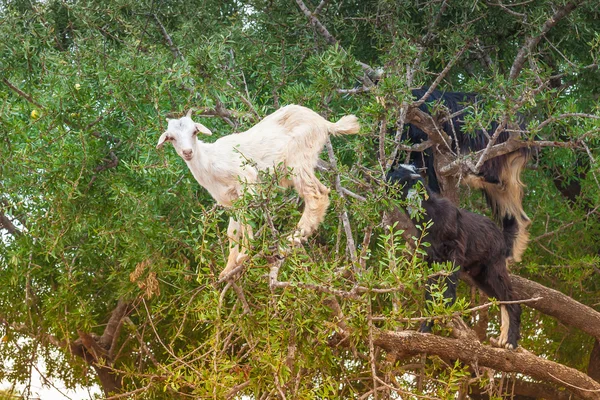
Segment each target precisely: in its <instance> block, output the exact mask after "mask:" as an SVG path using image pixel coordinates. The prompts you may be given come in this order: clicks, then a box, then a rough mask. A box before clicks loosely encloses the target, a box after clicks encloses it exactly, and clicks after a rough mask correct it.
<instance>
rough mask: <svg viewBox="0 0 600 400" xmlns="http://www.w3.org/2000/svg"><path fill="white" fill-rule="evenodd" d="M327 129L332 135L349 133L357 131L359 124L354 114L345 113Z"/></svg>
mask: <svg viewBox="0 0 600 400" xmlns="http://www.w3.org/2000/svg"><path fill="white" fill-rule="evenodd" d="M332 125H333V126H332V127H331V128H330V129H329V132H330V133H331V134H332V135H351V134H354V133H358V131H359V130H360V124H359V123H358V118H356V115H345V116H343V117H342V118H341V119H340V120H339V121H338V122H336V123H334V124H332Z"/></svg>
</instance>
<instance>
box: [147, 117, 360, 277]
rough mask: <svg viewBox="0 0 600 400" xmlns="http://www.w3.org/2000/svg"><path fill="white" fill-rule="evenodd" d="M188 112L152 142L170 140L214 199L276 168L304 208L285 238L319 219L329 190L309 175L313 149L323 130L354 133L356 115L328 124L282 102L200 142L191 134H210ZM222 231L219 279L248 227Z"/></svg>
mask: <svg viewBox="0 0 600 400" xmlns="http://www.w3.org/2000/svg"><path fill="white" fill-rule="evenodd" d="M191 111H192V110H190V111H188V113H187V115H186V116H185V117H182V118H180V119H176V120H175V119H172V120H167V121H168V124H169V126H168V128H167V131H166V132H164V133H163V134H162V135H161V136H160V138H159V139H158V145H157V146H156V147H157V148H160V147H162V145H163V144H164V143H165V141H169V142H171V143H172V144H173V146H174V147H175V150H176V151H177V154H179V155H180V156H181V158H183V159H184V161H185V163H186V164H187V166H188V167H189V169H190V171H192V174H193V175H194V178H196V180H197V181H198V183H199V184H200V185H202V186H203V187H204V188H205V189H206V190H208V192H209V193H210V195H211V196H212V197H213V198H214V199H215V200H216V201H217V203H219V204H221V205H223V206H226V207H230V206H231V205H232V203H233V201H234V200H236V199H237V198H238V197H240V196H241V195H242V192H243V190H244V188H245V187H247V186H246V185H248V184H252V183H256V182H257V181H258V180H259V171H269V170H273V169H274V168H276V167H277V168H279V167H283V168H285V169H286V170H287V171H290V174H291V175H286V176H285V177H283V178H282V179H281V181H280V182H279V183H280V185H282V186H284V187H289V186H294V188H295V189H296V191H297V192H298V194H299V195H300V197H302V198H303V199H304V212H303V214H302V217H301V218H300V221H299V222H298V226H297V229H296V231H295V232H294V233H293V234H292V235H291V236H290V237H289V240H290V241H291V244H292V245H297V244H300V243H302V242H303V241H304V240H306V238H307V237H308V236H309V235H311V234H312V233H313V232H314V231H315V230H316V229H317V227H318V226H319V224H320V223H321V222H322V221H323V219H324V217H325V212H326V210H327V206H328V205H329V196H328V195H329V189H328V188H327V187H325V186H324V185H323V184H322V183H321V182H320V181H319V180H318V179H317V177H316V176H315V167H316V165H317V161H318V159H319V153H320V152H321V150H322V149H323V146H324V145H325V142H326V141H327V138H328V137H329V135H337V134H353V133H357V132H358V131H359V128H360V126H359V123H358V119H357V118H356V117H355V116H354V115H347V116H345V117H342V118H341V119H340V120H339V121H338V122H336V123H332V122H329V121H327V120H326V119H324V118H323V117H321V116H320V115H319V114H317V113H316V112H314V111H312V110H310V109H308V108H306V107H302V106H297V105H288V106H285V107H282V108H280V109H279V110H277V111H275V112H274V113H273V114H271V115H269V116H267V117H266V118H264V119H263V120H262V121H261V122H259V123H258V124H256V125H255V126H254V127H252V128H250V129H249V130H247V131H246V132H242V133H238V134H232V135H228V136H224V137H222V138H220V139H218V140H217V141H216V142H214V143H204V142H201V141H200V140H198V138H197V134H198V133H203V134H205V135H211V134H212V132H211V131H210V130H209V129H208V128H206V127H205V126H204V125H202V124H199V123H197V122H194V121H192V119H191V118H190V117H191ZM227 236H228V237H229V248H230V252H229V257H228V260H227V266H226V267H225V269H224V270H223V271H222V272H221V275H220V277H221V278H223V277H225V276H227V275H228V274H229V273H230V272H231V271H232V270H234V269H235V268H237V267H238V266H240V265H241V264H242V263H243V262H244V260H246V258H248V255H247V248H248V246H249V243H248V242H249V240H250V239H252V229H251V227H250V226H249V225H246V224H243V223H240V222H238V221H236V220H235V219H233V218H230V219H229V227H228V228H227ZM240 239H241V240H240ZM240 247H241V248H240Z"/></svg>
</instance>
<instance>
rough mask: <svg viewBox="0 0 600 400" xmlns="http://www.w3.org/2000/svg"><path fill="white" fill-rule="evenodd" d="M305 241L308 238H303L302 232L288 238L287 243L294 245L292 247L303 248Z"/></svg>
mask: <svg viewBox="0 0 600 400" xmlns="http://www.w3.org/2000/svg"><path fill="white" fill-rule="evenodd" d="M305 240H306V238H305V237H304V236H302V233H301V232H298V231H296V232H294V234H293V235H290V236H288V237H287V241H288V243H290V244H291V245H292V247H299V246H302V243H304V241H305Z"/></svg>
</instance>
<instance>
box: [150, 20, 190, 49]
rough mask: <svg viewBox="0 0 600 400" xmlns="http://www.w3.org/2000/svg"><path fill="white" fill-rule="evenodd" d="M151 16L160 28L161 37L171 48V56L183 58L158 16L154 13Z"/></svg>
mask: <svg viewBox="0 0 600 400" xmlns="http://www.w3.org/2000/svg"><path fill="white" fill-rule="evenodd" d="M152 18H154V20H155V21H156V24H157V25H158V27H159V28H160V31H161V33H162V35H163V38H164V39H165V41H166V42H167V44H168V45H169V49H171V53H173V58H175V59H180V60H183V55H182V54H181V52H180V51H179V49H178V48H177V46H175V43H173V39H171V36H170V35H169V32H167V29H166V28H165V26H164V25H163V24H162V23H161V22H160V20H159V19H158V16H157V15H156V14H152Z"/></svg>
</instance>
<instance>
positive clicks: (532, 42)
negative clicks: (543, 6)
mask: <svg viewBox="0 0 600 400" xmlns="http://www.w3.org/2000/svg"><path fill="white" fill-rule="evenodd" d="M582 1H583V0H575V1H570V2H569V3H567V4H565V6H564V7H562V8H559V9H558V10H557V11H556V12H555V13H554V15H553V16H552V17H550V18H549V19H548V20H547V21H546V22H545V23H544V25H542V30H541V32H540V34H539V35H537V36H531V37H530V38H529V39H527V40H526V41H525V45H524V46H523V47H521V49H520V50H519V52H518V53H517V57H516V58H515V61H514V62H513V65H512V66H511V68H510V74H509V78H510V79H511V80H515V79H517V77H518V76H519V73H520V72H521V69H523V64H525V60H526V59H527V55H528V54H529V53H531V51H532V50H533V49H534V47H535V46H537V44H538V43H539V42H540V40H542V38H543V37H544V35H545V34H546V33H548V31H550V29H552V28H553V27H554V26H555V25H556V24H558V22H559V21H560V20H561V19H563V18H564V17H566V16H567V15H569V14H570V13H571V12H572V11H573V10H574V9H575V8H577V6H579V4H580V3H581V2H582Z"/></svg>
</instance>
